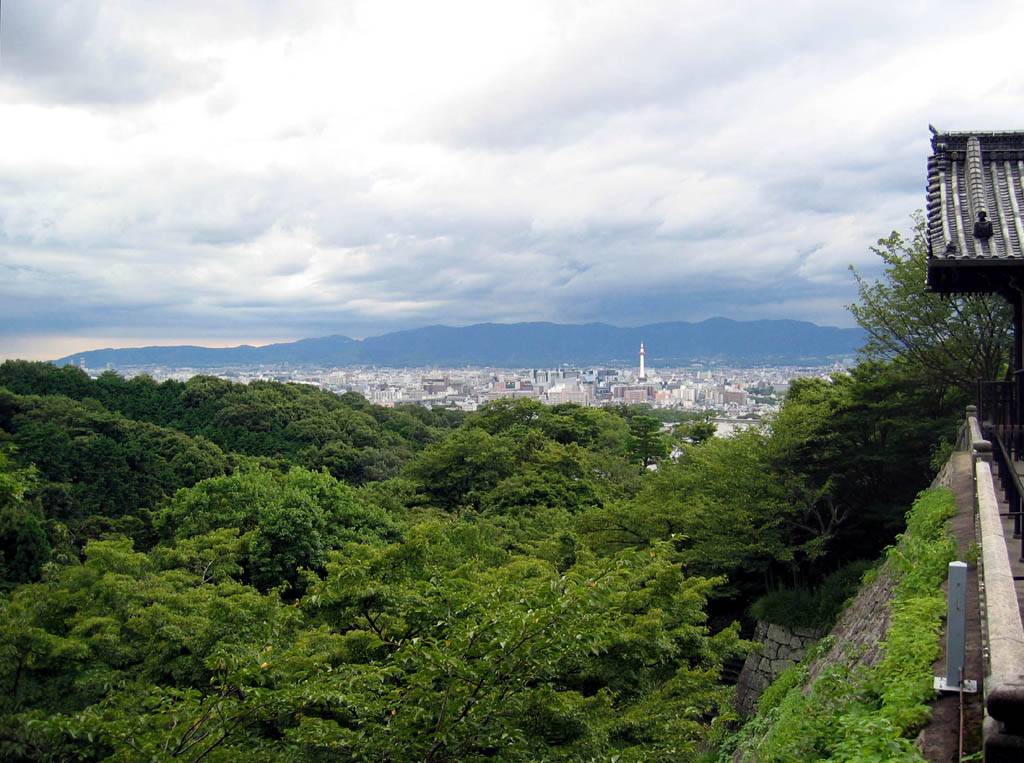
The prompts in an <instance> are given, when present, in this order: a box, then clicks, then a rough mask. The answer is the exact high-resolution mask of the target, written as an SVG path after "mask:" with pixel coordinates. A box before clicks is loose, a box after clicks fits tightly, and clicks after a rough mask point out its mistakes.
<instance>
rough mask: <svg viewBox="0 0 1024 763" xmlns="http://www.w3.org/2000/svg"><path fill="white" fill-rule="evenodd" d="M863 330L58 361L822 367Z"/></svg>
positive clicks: (762, 328)
mask: <svg viewBox="0 0 1024 763" xmlns="http://www.w3.org/2000/svg"><path fill="white" fill-rule="evenodd" d="M863 339H864V337H863V332H862V331H861V330H860V329H859V328H851V329H844V328H837V327H834V326H818V325H817V324H814V323H809V322H807V321H796V320H788V319H773V320H767V319H766V320H756V321H736V320H733V319H731V318H709V319H707V320H704V321H700V322H697V323H691V322H687V321H669V322H661V323H653V324H648V325H645V326H637V327H632V328H624V327H619V326H612V325H610V324H607V323H600V322H593V323H584V324H563V323H551V322H547V321H531V322H523V323H476V324H472V325H470V326H445V325H441V324H435V325H432V326H423V327H420V328H414V329H403V330H401V331H393V332H389V333H387V334H381V335H379V336H373V337H367V338H366V339H361V340H360V339H352V338H350V337H347V336H344V335H342V334H333V335H330V336H325V337H312V338H308V339H299V340H296V341H294V342H280V343H274V344H268V345H263V346H259V347H257V346H253V345H238V346H236V347H223V348H218V347H202V346H198V345H176V346H160V345H150V346H146V347H131V348H120V349H116V348H109V347H108V348H105V349H100V350H88V351H84V352H76V353H72V354H70V355H67V356H64V357H62V358H59V359H57V360H55V361H52V362H53V363H55V364H57V365H64V364H67V363H77V362H78V361H79V359H80V358H85V362H86V366H87V367H92V368H97V367H102V366H106V365H110V366H113V367H117V366H143V365H161V366H179V367H190V368H210V367H218V366H245V365H276V364H294V365H317V366H347V365H351V366H356V365H374V366H384V367H388V366H393V367H403V366H452V367H458V366H498V367H526V366H531V367H532V366H545V367H550V366H557V365H561V364H573V365H612V364H616V363H618V364H623V363H627V364H632V363H634V362H635V360H636V354H637V350H638V349H639V345H640V343H641V342H643V343H644V345H645V348H646V349H647V362H648V364H649V365H651V366H654V365H657V364H662V365H667V364H689V363H694V362H720V363H734V364H739V363H746V364H749V365H790V364H796V363H808V364H810V363H817V364H820V363H823V362H829V361H831V360H833V359H835V358H839V357H848V356H851V355H854V354H856V351H857V348H858V347H859V346H860V344H861V343H862V342H863Z"/></svg>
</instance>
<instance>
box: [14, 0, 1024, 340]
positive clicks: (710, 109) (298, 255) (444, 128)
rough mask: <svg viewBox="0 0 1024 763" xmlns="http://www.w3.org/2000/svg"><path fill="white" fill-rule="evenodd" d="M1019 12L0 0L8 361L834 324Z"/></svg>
mask: <svg viewBox="0 0 1024 763" xmlns="http://www.w3.org/2000/svg"><path fill="white" fill-rule="evenodd" d="M1022 21H1024V8H1021V7H1020V6H1019V5H1018V4H1016V3H1013V2H980V3H972V4H963V3H954V2H927V3H924V2H916V3H898V4H894V3H880V2H863V1H859V2H856V3H854V2H847V1H843V2H836V3H816V2H782V3H771V4H767V3H766V4H756V5H755V4H751V3H724V4H720V5H718V6H713V5H711V4H707V3H696V2H657V1H651V2H644V1H643V0H638V1H637V2H631V3H622V2H564V1H561V0H558V1H555V2H549V1H545V2H525V1H520V2H515V3H490V2H443V1H439V2H433V3H417V2H397V1H389V0H374V1H373V2H351V3H337V2H326V0H325V1H324V2H316V1H313V0H309V1H307V0H301V1H297V2H288V3H284V2H273V1H272V0H266V1H263V2H251V0H250V1H248V2H238V1H235V0H225V1H224V2H216V3H210V2H207V1H205V0H204V2H196V1H195V0H183V1H182V2H177V3H174V4H154V3H149V2H143V1H142V0H119V1H116V2H104V3H100V2H98V1H93V0H81V1H79V2H74V1H63V2H62V1H60V0H33V2H31V3H30V2H24V0H22V1H21V2H15V3H5V4H4V7H3V14H2V17H0V59H2V70H0V124H3V127H4V135H5V150H4V151H3V152H2V153H0V177H2V178H3V181H2V190H0V358H8V357H22V358H34V359H52V358H56V357H60V356H62V355H65V354H68V353H71V352H78V351H83V350H87V349H94V348H100V347H107V346H115V347H123V346H140V345H147V344H183V343H192V344H203V345H208V346H230V345H237V344H242V343H252V344H263V343H267V342H276V341H288V340H293V339H299V338H303V337H314V336H326V335H330V334H345V335H347V336H351V337H355V338H361V337H365V336H374V335H378V334H382V333H384V332H387V331H392V330H396V329H403V328H412V327H418V326H424V325H428V324H437V323H441V324H448V325H466V324H471V323H477V322H482V321H496V322H515V321H536V320H546V321H554V322H559V323H585V322H588V321H603V322H606V323H610V324H613V325H618V326H635V325H641V324H646V323H654V322H659V321H672V320H688V321H697V320H702V319H705V318H709V317H712V316H719V315H721V316H726V317H729V318H733V319H737V320H750V319H759V318H792V319H798V320H807V321H812V322H815V323H818V324H821V325H834V326H851V325H853V321H852V319H851V317H850V316H849V315H848V314H847V312H846V311H845V308H844V306H845V305H846V304H848V303H850V302H852V301H853V300H854V298H855V296H856V288H855V282H854V280H853V278H852V276H851V274H850V273H849V271H848V266H849V265H851V264H852V265H854V266H856V267H857V268H858V270H859V271H860V272H862V273H863V274H865V275H867V276H869V277H870V276H873V275H875V274H877V273H878V272H879V269H878V266H879V262H878V258H877V257H875V256H874V255H873V254H872V253H871V251H870V246H871V245H872V244H873V243H874V242H875V241H876V240H877V239H878V238H879V237H880V236H883V235H887V234H888V233H889V232H890V231H891V230H893V229H901V230H903V231H908V230H909V229H910V226H911V221H910V215H911V213H913V211H914V210H916V209H918V208H920V207H921V206H922V205H923V200H924V190H923V187H922V186H923V180H922V178H923V177H924V167H925V159H926V157H927V154H928V151H929V147H928V138H929V133H928V130H927V125H928V124H929V123H934V124H935V125H937V126H938V127H939V128H940V129H950V130H955V129H965V128H967V127H970V128H986V127H987V128H990V129H997V128H1012V127H1019V126H1020V125H1019V124H1017V122H1018V121H1019V111H1020V103H1021V101H1022V92H1021V91H1022V89H1024V84H1022V83H1021V81H1020V80H1019V78H1017V79H1012V78H1011V77H1010V76H1009V75H1005V76H1004V75H1003V74H1002V73H1009V72H1015V71H1016V70H1017V69H1018V68H1019V64H1018V62H1017V60H1016V58H1017V55H1016V51H1017V49H1018V48H1019V44H1018V40H1017V39H1016V30H1017V29H1019V28H1020V26H1021V22H1022Z"/></svg>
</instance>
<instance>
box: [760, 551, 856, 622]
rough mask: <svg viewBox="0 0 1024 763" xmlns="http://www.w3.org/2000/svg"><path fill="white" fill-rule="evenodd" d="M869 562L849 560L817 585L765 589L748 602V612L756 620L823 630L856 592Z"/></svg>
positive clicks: (833, 620)
mask: <svg viewBox="0 0 1024 763" xmlns="http://www.w3.org/2000/svg"><path fill="white" fill-rule="evenodd" d="M872 566H873V564H872V563H871V562H869V561H859V562H851V563H850V564H847V565H845V566H844V567H842V568H840V569H838V570H836V571H835V572H833V573H831V574H829V575H826V576H825V578H824V580H822V582H821V585H820V586H818V587H817V588H814V589H806V588H796V589H792V588H782V589H779V590H777V591H769V592H768V593H766V594H765V595H764V596H761V597H759V598H758V599H757V600H756V601H755V602H754V603H753V604H752V605H751V606H750V613H751V615H752V616H753V617H754V619H756V620H765V621H767V622H770V623H778V624H779V625H786V626H789V627H795V628H816V629H820V630H824V629H826V628H829V627H831V625H832V624H833V623H834V622H835V620H836V617H838V616H839V613H840V612H841V611H842V609H843V607H844V605H845V604H846V602H847V601H848V600H849V598H850V597H851V596H853V595H854V594H855V593H856V592H857V589H858V588H859V586H860V584H861V579H862V577H863V575H864V573H865V572H867V571H868V570H869V569H871V568H872Z"/></svg>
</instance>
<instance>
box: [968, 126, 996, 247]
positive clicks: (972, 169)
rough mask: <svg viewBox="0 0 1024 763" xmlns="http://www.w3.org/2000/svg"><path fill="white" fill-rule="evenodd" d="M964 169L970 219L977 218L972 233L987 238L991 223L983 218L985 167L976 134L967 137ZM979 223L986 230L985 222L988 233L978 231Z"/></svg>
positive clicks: (989, 234)
mask: <svg viewBox="0 0 1024 763" xmlns="http://www.w3.org/2000/svg"><path fill="white" fill-rule="evenodd" d="M964 169H965V172H966V178H965V179H966V180H967V204H968V209H969V210H970V215H971V218H970V219H972V220H977V222H976V223H975V224H974V235H975V236H979V237H980V238H989V237H991V236H992V223H991V222H988V221H986V220H985V218H986V216H987V214H988V213H987V212H986V211H985V169H984V165H983V164H982V161H981V141H979V140H978V137H977V136H976V135H972V136H971V137H970V138H968V139H967V162H966V167H965V168H964ZM979 224H982V226H981V230H982V231H984V230H986V228H985V225H986V224H987V226H988V228H987V230H988V235H984V234H983V233H981V234H979V233H978V229H979V228H978V226H979Z"/></svg>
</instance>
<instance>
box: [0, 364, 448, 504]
mask: <svg viewBox="0 0 1024 763" xmlns="http://www.w3.org/2000/svg"><path fill="white" fill-rule="evenodd" d="M0 387H6V388H7V389H8V390H9V391H10V392H14V393H16V394H19V395H46V396H61V395H62V396H66V397H68V398H72V399H75V400H78V401H82V402H84V401H86V400H92V401H93V404H94V405H95V404H97V403H98V404H99V406H100V408H102V409H103V410H106V411H108V412H113V413H119V414H121V415H123V416H125V417H127V418H131V419H134V420H136V421H138V422H146V423H149V424H154V425H157V426H161V427H167V428H171V429H175V430H178V431H180V432H183V433H185V434H187V435H189V436H191V437H193V438H203V439H205V440H208V441H209V442H212V443H216V444H217V445H218V446H219V447H220V448H222V449H224V450H225V451H234V452H238V453H244V454H246V455H251V456H258V457H266V458H273V459H277V460H280V461H282V462H283V463H284V464H285V467H286V468H287V466H291V465H304V466H311V467H313V468H317V469H319V468H320V467H321V466H326V467H327V468H328V469H329V470H330V471H331V473H332V474H333V475H334V476H335V477H337V478H338V479H345V480H347V481H349V482H351V483H353V484H358V483H362V482H366V481H369V480H374V479H387V478H389V477H394V476H396V475H397V474H398V473H399V472H400V470H401V467H402V465H403V464H404V463H405V462H406V461H408V460H409V459H410V458H411V457H412V455H413V454H414V453H415V452H417V451H419V450H421V449H422V448H423V447H424V446H425V445H427V444H428V443H430V442H434V441H437V440H439V439H441V438H442V437H443V436H444V435H445V434H447V433H448V431H450V430H451V429H453V428H455V427H456V426H458V424H459V423H460V422H461V419H462V417H461V415H460V414H456V413H453V412H451V411H439V410H429V409H426V408H422V407H420V406H412V405H405V406H397V407H395V408H383V407H381V406H372V405H370V404H368V403H367V402H366V400H365V399H363V398H362V397H361V396H359V395H357V394H354V393H346V394H345V395H340V396H339V395H336V394H334V393H332V392H328V391H325V390H319V389H316V388H314V387H310V386H309V385H304V384H282V383H279V382H259V381H257V382H252V383H250V384H247V385H243V384H237V383H233V382H230V381H225V380H223V379H218V378H214V377H211V376H194V377H193V378H191V379H189V380H188V381H187V382H185V383H181V382H177V381H166V382H162V383H160V384H157V383H156V382H154V381H153V380H152V379H150V378H149V377H146V376H138V377H135V378H133V379H131V380H129V381H125V380H124V379H122V378H121V377H120V376H118V375H117V374H116V373H115V372H113V371H105V372H104V373H103V374H101V375H100V376H99V377H98V378H97V379H95V380H90V379H89V378H88V376H86V374H85V373H84V372H82V371H81V370H79V369H73V368H70V367H65V368H61V369H58V368H56V367H54V366H52V365H50V364H47V363H29V362H27V361H6V362H4V363H3V364H0ZM0 408H2V404H0ZM5 428H6V427H5ZM206 476H212V475H206Z"/></svg>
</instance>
